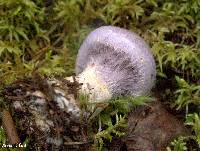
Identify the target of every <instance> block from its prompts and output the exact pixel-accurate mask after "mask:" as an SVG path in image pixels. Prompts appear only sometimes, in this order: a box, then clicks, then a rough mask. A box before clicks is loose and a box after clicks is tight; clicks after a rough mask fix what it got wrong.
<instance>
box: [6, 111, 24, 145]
mask: <svg viewBox="0 0 200 151" xmlns="http://www.w3.org/2000/svg"><path fill="white" fill-rule="evenodd" d="M2 125H3V128H4V129H5V131H6V134H7V137H8V140H9V143H10V144H18V143H20V139H19V137H18V134H17V131H16V128H15V125H14V122H13V119H12V117H11V115H10V113H9V112H8V111H6V110H3V112H2Z"/></svg>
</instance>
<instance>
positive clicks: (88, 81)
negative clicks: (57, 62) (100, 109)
mask: <svg viewBox="0 0 200 151" xmlns="http://www.w3.org/2000/svg"><path fill="white" fill-rule="evenodd" d="M66 79H67V80H69V81H71V82H72V81H73V78H72V77H67V78H66ZM75 79H76V81H77V82H79V83H82V86H81V89H80V93H81V94H85V95H88V96H89V101H91V102H99V101H103V100H107V99H110V98H111V97H112V94H111V92H110V91H109V89H108V87H107V85H106V83H105V82H104V81H103V80H102V79H101V77H100V76H99V75H98V73H97V72H96V66H95V65H89V66H88V67H86V69H85V70H84V71H83V72H82V73H80V74H79V75H77V76H76V77H75Z"/></svg>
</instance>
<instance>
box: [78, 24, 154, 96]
mask: <svg viewBox="0 0 200 151" xmlns="http://www.w3.org/2000/svg"><path fill="white" fill-rule="evenodd" d="M89 66H95V67H96V68H95V72H96V73H95V74H96V75H97V76H98V78H100V79H101V80H102V81H104V83H106V85H107V88H108V89H109V91H110V92H111V94H112V95H113V96H116V95H132V96H140V95H146V94H148V93H149V92H150V90H151V89H152V87H153V86H154V83H155V79H156V65H155V61H154V58H153V56H152V54H151V51H150V48H149V46H148V45H147V43H146V42H145V41H144V40H143V39H142V38H141V37H139V36H138V35H137V34H135V33H133V32H131V31H129V30H126V29H122V28H119V27H114V26H102V27H100V28H97V29H95V30H94V31H92V32H91V33H90V34H89V35H88V36H87V38H86V39H85V41H84V42H83V44H82V45H81V47H80V49H79V52H78V56H77V60H76V74H77V75H79V74H81V73H82V72H83V71H84V70H85V69H87V67H89Z"/></svg>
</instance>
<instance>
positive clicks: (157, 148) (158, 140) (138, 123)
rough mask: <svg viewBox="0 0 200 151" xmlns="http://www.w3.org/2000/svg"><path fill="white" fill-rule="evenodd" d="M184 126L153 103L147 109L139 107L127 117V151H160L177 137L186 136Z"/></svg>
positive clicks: (157, 104)
mask: <svg viewBox="0 0 200 151" xmlns="http://www.w3.org/2000/svg"><path fill="white" fill-rule="evenodd" d="M186 134H187V130H186V128H185V127H184V124H183V123H182V122H180V121H179V120H178V119H176V118H175V117H174V116H173V115H171V114H170V113H169V112H168V111H166V110H165V108H164V107H163V105H162V104H161V103H160V102H158V101H155V102H154V103H152V104H151V105H150V106H149V107H139V108H138V109H136V110H135V111H134V112H133V113H131V114H130V115H129V116H128V129H127V136H126V137H125V138H124V142H125V144H126V148H127V150H128V151H132V150H134V151H147V150H148V151H162V150H165V148H166V146H167V145H168V144H169V143H170V142H171V141H172V140H173V139H174V138H176V137H178V136H179V135H186Z"/></svg>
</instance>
